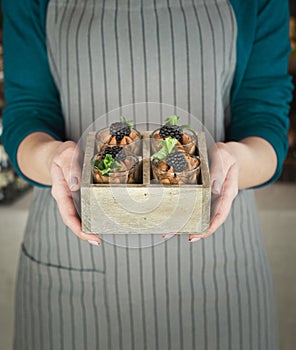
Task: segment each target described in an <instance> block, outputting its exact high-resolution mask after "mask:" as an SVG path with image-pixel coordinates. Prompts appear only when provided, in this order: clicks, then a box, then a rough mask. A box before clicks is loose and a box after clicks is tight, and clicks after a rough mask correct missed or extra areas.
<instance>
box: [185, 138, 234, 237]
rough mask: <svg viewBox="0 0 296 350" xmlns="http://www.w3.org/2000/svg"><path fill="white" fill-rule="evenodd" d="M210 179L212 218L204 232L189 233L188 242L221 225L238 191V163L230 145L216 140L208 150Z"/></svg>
mask: <svg viewBox="0 0 296 350" xmlns="http://www.w3.org/2000/svg"><path fill="white" fill-rule="evenodd" d="M209 158H210V163H211V167H210V179H211V188H212V203H211V205H212V208H211V212H212V215H211V216H212V219H211V222H210V227H209V229H208V231H207V232H206V233H205V234H200V235H189V240H190V242H196V241H198V240H199V239H200V238H206V237H209V236H211V235H212V234H213V233H214V232H215V231H216V230H217V229H218V227H219V226H221V225H222V224H223V223H224V222H225V220H226V218H227V216H228V214H229V212H230V209H231V205H232V202H233V200H234V198H235V197H236V195H237V193H238V181H239V164H238V161H237V159H236V158H235V156H233V152H231V145H230V144H226V143H222V142H218V143H217V144H216V145H215V146H214V147H213V148H212V149H211V150H210V152H209Z"/></svg>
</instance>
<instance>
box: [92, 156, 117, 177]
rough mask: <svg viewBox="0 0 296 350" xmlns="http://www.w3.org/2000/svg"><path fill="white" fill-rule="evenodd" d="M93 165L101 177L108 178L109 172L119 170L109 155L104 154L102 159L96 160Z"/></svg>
mask: <svg viewBox="0 0 296 350" xmlns="http://www.w3.org/2000/svg"><path fill="white" fill-rule="evenodd" d="M93 164H94V167H95V168H97V169H98V170H100V172H101V174H102V175H103V176H108V174H109V173H110V171H111V170H113V169H118V168H120V163H118V162H117V161H116V160H114V158H113V157H112V155H111V154H106V156H105V158H104V159H102V160H101V161H99V160H96V161H94V163H93Z"/></svg>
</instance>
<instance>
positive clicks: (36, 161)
mask: <svg viewBox="0 0 296 350" xmlns="http://www.w3.org/2000/svg"><path fill="white" fill-rule="evenodd" d="M81 159H82V154H81V151H80V150H79V148H78V146H77V145H76V143H75V142H72V141H66V142H62V141H57V140H55V139H54V138H53V137H52V136H50V135H49V134H47V133H44V132H34V133H32V134H30V135H28V136H27V137H26V138H25V139H24V140H23V141H22V142H21V144H20V146H19V148H18V153H17V161H18V165H19V167H20V170H21V171H22V172H23V174H24V175H26V176H27V177H28V178H29V179H32V180H33V181H35V182H38V183H41V184H45V185H50V186H52V190H51V193H52V196H53V197H54V199H55V200H56V202H57V205H58V208H59V211H60V214H61V217H62V220H63V222H64V224H65V225H66V226H68V227H69V228H70V229H71V231H73V232H74V233H75V235H76V236H77V237H79V238H80V239H82V240H84V241H88V242H89V243H92V244H97V245H98V244H100V238H99V236H98V235H96V234H85V233H83V232H82V225H81V220H80V217H79V215H78V212H77V210H76V207H75V203H74V200H73V198H74V196H77V195H79V192H78V191H79V189H80V181H81Z"/></svg>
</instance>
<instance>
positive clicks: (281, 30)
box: [2, 0, 292, 185]
mask: <svg viewBox="0 0 296 350" xmlns="http://www.w3.org/2000/svg"><path fill="white" fill-rule="evenodd" d="M47 3H48V0H22V1H19V0H3V1H2V7H3V14H4V23H3V44H4V74H5V83H4V84H5V99H6V104H7V106H6V108H5V109H4V111H3V135H2V141H3V144H4V146H5V149H6V151H7V153H8V155H9V157H10V160H11V162H12V164H13V166H14V167H15V169H16V171H17V172H18V173H19V174H20V175H21V176H23V177H25V176H24V175H23V174H22V173H21V171H20V169H19V167H18V164H17V159H16V154H17V149H18V146H19V144H20V142H21V141H22V140H23V139H24V138H25V137H26V136H27V135H28V134H30V133H32V132H35V131H43V132H47V133H49V134H50V135H52V136H53V137H54V138H56V139H58V140H64V139H65V131H64V120H63V115H62V112H61V105H60V99H59V93H58V91H57V88H56V86H55V84H54V81H53V78H52V76H51V73H50V69H49V62H48V57H47V50H46V40H45V36H46V35H45V22H46V10H47ZM230 3H231V4H232V7H233V9H234V12H235V15H236V21H237V26H238V36H237V66H236V72H235V77H234V82H233V86H232V94H231V124H230V127H229V130H227V140H235V141H239V140H241V139H243V138H245V137H248V136H259V137H262V138H264V139H266V140H267V141H269V142H270V143H271V145H272V146H273V147H274V149H275V151H276V154H277V158H278V165H277V169H276V172H275V174H274V175H273V177H272V179H271V180H270V181H269V182H273V181H275V180H276V179H277V178H278V177H279V176H280V173H281V169H282V165H283V161H284V159H285V157H286V154H287V150H288V140H287V130H288V126H289V117H288V113H289V102H290V100H291V95H292V83H291V78H290V77H289V75H288V73H287V62H288V56H289V53H290V44H289V38H288V32H289V5H288V1H278V0H248V1H246V0H231V1H230ZM26 180H27V181H29V182H31V183H33V182H32V181H30V180H29V179H26ZM269 182H268V183H269ZM33 184H34V185H38V184H36V183H33Z"/></svg>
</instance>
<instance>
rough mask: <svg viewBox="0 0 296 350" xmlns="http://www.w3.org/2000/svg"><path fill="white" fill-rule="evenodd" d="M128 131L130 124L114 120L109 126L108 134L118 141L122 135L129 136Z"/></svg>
mask: <svg viewBox="0 0 296 350" xmlns="http://www.w3.org/2000/svg"><path fill="white" fill-rule="evenodd" d="M130 132H131V128H130V126H129V125H128V124H126V123H123V122H115V123H113V124H111V126H110V134H111V135H112V136H115V138H116V141H118V142H120V141H121V140H122V139H123V137H124V136H129V134H130Z"/></svg>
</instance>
